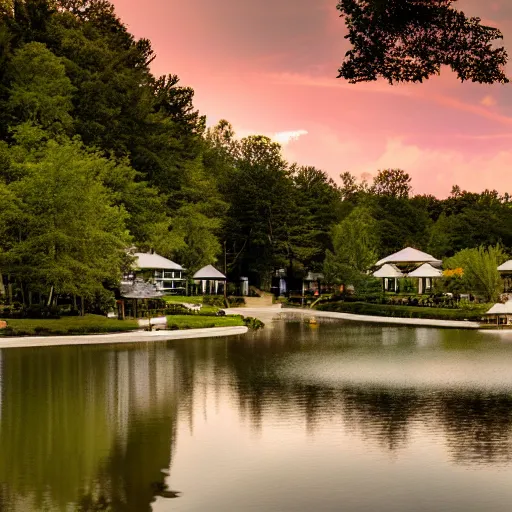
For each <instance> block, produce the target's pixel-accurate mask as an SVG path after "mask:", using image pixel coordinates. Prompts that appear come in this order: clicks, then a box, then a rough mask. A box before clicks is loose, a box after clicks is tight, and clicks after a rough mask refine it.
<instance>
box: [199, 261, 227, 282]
mask: <svg viewBox="0 0 512 512" xmlns="http://www.w3.org/2000/svg"><path fill="white" fill-rule="evenodd" d="M192 279H210V280H212V281H223V280H225V279H226V276H225V275H224V274H222V273H221V272H219V271H218V270H217V269H216V268H215V267H214V266H213V265H206V267H203V268H202V269H200V270H198V271H197V272H196V273H195V274H194V275H193V276H192Z"/></svg>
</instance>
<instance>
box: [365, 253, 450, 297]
mask: <svg viewBox="0 0 512 512" xmlns="http://www.w3.org/2000/svg"><path fill="white" fill-rule="evenodd" d="M441 264H442V261H441V260H438V259H437V258H434V256H432V255H431V254H427V253H426V252H423V251H418V249H414V248H412V247H406V248H405V249H402V250H401V251H398V252H395V253H394V254H390V255H389V256H386V257H385V258H382V259H381V260H379V261H378V262H377V263H376V264H375V267H378V269H377V270H376V271H374V272H373V276H374V277H378V278H381V279H382V288H383V290H384V291H388V292H399V291H400V281H399V280H400V279H401V278H404V277H407V278H411V279H417V283H418V293H420V294H423V293H430V292H431V291H432V287H433V280H434V279H437V278H440V277H442V275H443V273H442V271H441V269H440V267H441Z"/></svg>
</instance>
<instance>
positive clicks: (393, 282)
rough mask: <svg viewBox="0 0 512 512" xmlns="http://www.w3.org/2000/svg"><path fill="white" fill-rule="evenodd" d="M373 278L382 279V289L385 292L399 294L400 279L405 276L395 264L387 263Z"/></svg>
mask: <svg viewBox="0 0 512 512" xmlns="http://www.w3.org/2000/svg"><path fill="white" fill-rule="evenodd" d="M373 277H380V278H381V279H382V288H383V289H384V291H386V292H397V291H398V279H400V278H401V277H405V276H404V274H403V273H402V272H401V271H400V269H399V268H398V267H397V266H396V265H394V264H393V263H385V264H384V265H382V267H381V268H379V270H377V271H375V272H374V273H373Z"/></svg>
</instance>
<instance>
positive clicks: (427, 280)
mask: <svg viewBox="0 0 512 512" xmlns="http://www.w3.org/2000/svg"><path fill="white" fill-rule="evenodd" d="M442 276H443V272H442V271H441V269H439V268H434V267H433V266H432V265H431V264H430V263H423V265H421V266H420V267H418V268H417V269H416V270H413V271H412V272H409V273H408V274H407V277H414V278H417V279H418V293H419V294H420V295H421V294H422V293H426V292H430V291H431V290H432V280H433V279H436V278H439V277H442Z"/></svg>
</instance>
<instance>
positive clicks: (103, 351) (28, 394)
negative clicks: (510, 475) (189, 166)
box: [0, 322, 512, 512]
mask: <svg viewBox="0 0 512 512" xmlns="http://www.w3.org/2000/svg"><path fill="white" fill-rule="evenodd" d="M511 350H512V346H511V345H507V344H500V343H499V342H498V341H496V339H493V338H492V337H483V336H481V335H479V334H478V333H474V332H465V331H448V330H443V331H442V330H435V329H412V328H397V327H381V326H365V325H358V324H350V323H346V324H339V323H332V322H325V323H324V322H322V323H320V325H318V326H315V327H311V326H309V325H307V324H305V323H304V322H295V323H291V324H284V323H278V324H274V325H272V326H271V327H270V328H266V329H265V330H263V331H261V332H257V333H249V334H248V335H246V336H243V337H235V338H226V339H222V338H217V339H200V340H182V341H175V342H168V343H165V342H163V343H156V344H144V345H133V346H123V347H67V348H61V347H59V348H46V349H24V350H4V351H2V352H1V363H0V364H1V375H0V381H1V386H2V390H1V395H0V397H1V404H0V413H1V416H0V483H1V485H0V510H2V511H4V510H5V511H14V512H18V511H27V512H30V511H36V510H37V511H40V510H47V511H64V510H66V511H67V510H77V511H80V512H86V511H99V510H109V511H111V512H112V511H116V512H117V511H134V512H135V511H136V512H143V511H151V510H154V511H155V512H157V511H159V510H162V511H163V510H170V508H169V506H170V505H165V504H163V500H164V498H165V499H167V500H168V499H169V498H178V497H179V499H178V501H177V502H179V503H180V507H183V508H182V510H204V509H205V507H206V508H207V509H212V508H211V503H208V499H207V498H209V497H210V496H211V495H212V494H215V492H220V490H219V489H220V488H222V489H223V493H224V494H223V496H224V495H228V496H231V493H235V489H234V488H233V486H236V492H238V493H239V498H238V499H239V500H240V501H239V504H240V508H244V509H246V508H247V507H248V504H247V501H244V500H249V498H248V496H251V493H252V492H256V491H255V488H256V487H258V486H262V485H263V481H262V479H264V478H270V476H269V475H272V468H273V467H274V466H273V464H277V463H275V462H273V461H274V459H275V457H276V453H279V454H280V455H279V464H278V465H277V466H275V468H274V471H276V473H275V474H274V476H275V477H276V478H277V477H278V476H277V475H281V476H282V475H289V478H290V482H292V481H293V482H295V483H294V484H293V485H297V482H298V481H300V479H301V478H304V479H305V480H304V481H306V480H307V479H309V481H311V479H313V483H314V484H315V485H318V486H324V487H325V492H327V493H328V494H329V493H331V494H332V496H338V495H336V493H335V489H337V490H338V491H339V487H332V488H330V487H329V485H328V483H326V482H329V481H330V480H329V477H328V476H326V475H328V473H326V472H328V471H334V472H335V473H336V472H337V473H339V474H343V475H345V478H349V476H348V475H349V473H345V472H344V471H348V469H346V470H345V469H344V468H345V466H343V463H344V464H346V468H348V467H349V466H350V467H351V471H352V473H350V474H355V473H353V471H355V469H354V468H356V467H358V465H361V464H363V462H361V461H362V460H366V458H367V457H370V459H368V462H367V464H368V466H367V467H366V468H365V471H366V472H367V473H368V472H370V473H371V471H374V470H375V468H376V467H380V466H379V464H384V465H385V466H384V467H385V468H387V469H386V471H388V470H389V471H391V470H392V468H393V467H394V468H395V469H394V470H395V471H396V470H397V469H396V466H393V467H392V466H386V464H390V462H389V460H391V459H387V458H386V457H391V458H392V460H394V461H399V462H400V464H408V465H409V466H407V468H406V469H404V470H403V471H404V473H403V475H402V476H404V475H409V474H411V471H413V472H414V471H416V472H418V474H419V472H420V471H424V467H426V466H425V464H426V462H425V461H427V460H428V461H429V464H431V465H433V464H434V462H433V461H434V460H435V465H436V467H437V468H438V470H439V471H444V472H445V473H446V474H447V475H450V474H452V473H450V471H451V470H450V467H457V466H460V467H462V466H464V467H471V468H484V467H487V468H490V469H495V468H498V467H500V468H507V470H509V471H510V469H511V467H512V466H511V462H512V394H511V390H512V358H511V357H510V355H511ZM180 452H181V454H182V455H181V457H179V459H178V462H177V463H176V462H175V459H176V454H177V453H178V454H180ZM303 454H307V457H308V459H307V461H306V460H305V459H303V458H302V457H306V455H303ZM434 456H435V457H437V458H435V459H433V457H434ZM383 457H384V459H383ZM316 458H317V459H318V462H317V463H316V464H317V465H316V466H315V471H314V472H312V473H304V471H307V470H308V468H309V467H310V466H311V464H312V463H311V460H316ZM383 460H384V462H382V461H383ZM342 461H345V462H342ZM251 464H253V465H254V473H251V476H250V478H249V477H247V482H246V481H245V480H243V478H242V477H243V475H244V474H245V473H244V472H243V473H240V468H244V469H245V470H246V471H247V468H250V467H251ZM427 466H428V464H427ZM400 467H401V466H400ZM404 467H405V466H404ZM237 468H238V469H237ZM440 468H441V469H440ZM162 470H163V471H162ZM301 471H302V473H301ZM361 471H363V470H362V469H361ZM212 474H214V476H215V478H214V479H212V478H213V477H212ZM322 475H323V476H322ZM306 477H307V478H306ZM320 480H321V482H320ZM382 481H383V480H382ZM230 482H237V483H236V484H235V483H233V484H232V486H231V484H230ZM248 482H251V483H248ZM283 485H285V484H283ZM332 485H334V484H332ZM383 485H384V484H383ZM386 485H389V484H386ZM411 485H412V484H411ZM418 485H419V483H418ZM422 485H423V486H424V487H425V484H424V482H423V483H422ZM182 486H183V487H182ZM244 486H247V487H244ZM290 486H292V483H290ZM177 489H179V490H180V491H183V494H180V493H179V491H178V490H177ZM338 491H336V492H338ZM416 491H417V492H419V491H418V490H416ZM275 492H276V494H275V495H272V499H274V500H277V501H274V502H272V503H274V505H275V504H276V503H278V500H279V499H280V498H278V497H277V496H278V491H277V490H276V491H275ZM347 492H348V491H347ZM235 494H236V493H235ZM331 494H329V495H331ZM244 496H245V497H244ZM201 497H203V498H204V500H205V501H204V502H201V501H200V500H201V499H203V498H201ZM511 498H512V496H511ZM218 499H219V503H222V498H220V497H218ZM232 499H233V500H234V501H233V503H235V501H236V499H235V497H233V496H232ZM269 499H270V498H269ZM283 499H284V498H283ZM290 499H291V498H290ZM297 499H298V498H297ZM301 499H302V500H303V501H304V500H305V501H304V503H306V502H307V499H309V498H306V497H304V496H302V497H301ZM333 499H334V498H333ZM336 499H339V496H338V498H336ZM194 500H196V501H194ZM361 500H362V501H361V503H362V502H363V501H364V500H363V498H361ZM169 503H176V501H175V500H170V501H169ZM269 503H270V501H269ZM283 503H287V502H283ZM225 506H227V505H225ZM269 506H270V505H269ZM275 506H276V507H277V505H275ZM305 506H306V505H304V507H305ZM333 506H334V502H329V503H328V504H326V505H325V508H324V509H325V510H332V509H333V508H332V507H333ZM365 506H368V507H369V506H370V504H369V503H366V505H365ZM371 506H372V507H374V508H373V509H382V510H384V508H383V507H382V503H380V504H371ZM410 506H411V503H408V504H404V508H403V510H407V509H408V508H407V507H409V509H410ZM187 507H188V508H187ZM280 507H281V508H279V507H277V508H279V510H288V509H289V510H292V509H293V508H292V507H291V505H289V507H286V506H284V505H283V504H281V505H280ZM330 507H331V508H330ZM375 507H377V508H375ZM224 509H226V508H224ZM248 509H249V508H248ZM268 509H269V510H270V509H272V507H270V508H268ZM299 509H300V508H299ZM320 509H322V507H320ZM349 509H350V510H359V509H357V508H347V510H349ZM496 509H497V510H501V509H500V508H499V507H498V508H496ZM212 510H223V508H222V506H221V505H220V504H219V506H218V508H215V507H214V508H213V509H212ZM303 510H307V508H303ZM360 510H363V508H361V509H360ZM396 510H401V508H400V507H397V508H396ZM425 510H430V509H429V508H425ZM432 510H434V509H432ZM503 510H504V509H503Z"/></svg>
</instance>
